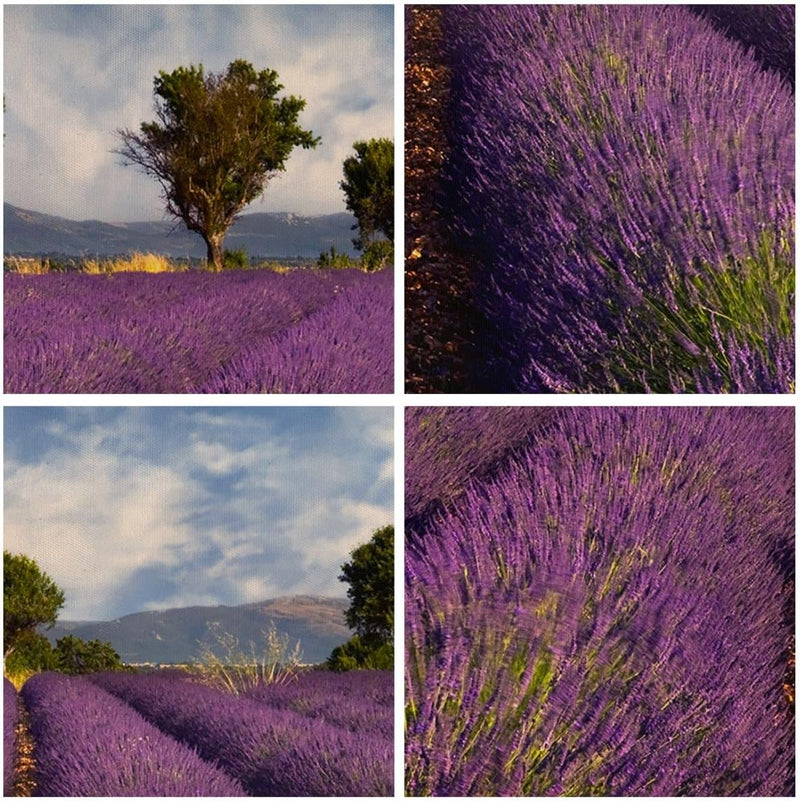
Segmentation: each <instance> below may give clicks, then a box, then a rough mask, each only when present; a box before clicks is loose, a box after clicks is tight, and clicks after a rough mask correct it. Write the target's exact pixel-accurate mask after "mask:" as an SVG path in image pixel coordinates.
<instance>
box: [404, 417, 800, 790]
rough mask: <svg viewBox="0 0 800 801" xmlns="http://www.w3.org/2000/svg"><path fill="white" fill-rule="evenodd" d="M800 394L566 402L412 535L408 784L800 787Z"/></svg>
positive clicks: (456, 787)
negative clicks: (797, 453)
mask: <svg viewBox="0 0 800 801" xmlns="http://www.w3.org/2000/svg"><path fill="white" fill-rule="evenodd" d="M793 453H794V429H793V412H792V410H791V409H719V408H717V409H688V408H680V409H655V408H649V409H648V408H644V409H632V410H618V409H587V408H583V409H574V410H566V409H565V410H561V411H560V412H559V422H558V425H557V426H554V427H553V429H552V430H551V432H550V434H549V436H548V438H547V439H546V440H544V439H540V440H538V441H537V442H536V444H535V445H532V446H530V447H529V448H528V449H527V450H525V451H522V452H518V453H516V454H514V455H513V456H512V457H510V458H509V460H508V462H507V463H506V465H505V466H504V468H503V469H502V470H501V471H500V472H499V473H498V474H497V475H496V476H495V477H493V478H492V479H489V480H483V481H473V482H470V483H469V485H468V486H467V487H466V488H465V490H464V492H463V494H462V496H461V497H460V498H459V499H458V501H457V502H456V503H455V504H453V506H452V508H451V509H449V510H448V511H447V512H446V513H443V514H441V515H440V516H438V517H437V518H436V519H434V520H431V521H429V524H428V529H427V530H426V531H425V532H424V536H421V537H418V538H415V539H413V540H411V541H409V543H408V545H407V552H406V609H407V613H406V685H407V687H406V692H407V696H406V697H407V720H408V726H407V736H406V765H407V792H408V794H410V795H428V794H433V795H467V796H472V795H487V796H497V795H593V794H601V795H648V796H674V795H695V796H697V795H761V796H766V795H791V794H793V789H794V747H793V744H794V735H793V724H792V719H791V714H790V711H789V705H788V701H787V699H786V698H785V697H784V695H783V689H782V685H783V681H784V677H785V672H786V664H787V648H788V645H789V643H790V639H791V634H792V631H793V624H792V619H791V617H792V610H793V593H792V590H791V580H792V578H793V564H794V534H793V531H794V519H793V517H794V512H793V508H794V503H793V498H794V486H793V481H794V477H793Z"/></svg>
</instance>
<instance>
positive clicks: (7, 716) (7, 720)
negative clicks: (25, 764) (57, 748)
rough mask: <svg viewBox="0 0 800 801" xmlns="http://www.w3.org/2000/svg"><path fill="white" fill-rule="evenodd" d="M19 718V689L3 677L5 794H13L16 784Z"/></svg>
mask: <svg viewBox="0 0 800 801" xmlns="http://www.w3.org/2000/svg"><path fill="white" fill-rule="evenodd" d="M18 720H19V707H18V706H17V691H16V689H14V685H13V684H12V683H11V682H10V681H9V680H8V679H7V678H5V677H3V795H6V796H8V795H11V790H12V787H13V785H14V770H15V768H16V766H17V734H16V726H17V721H18Z"/></svg>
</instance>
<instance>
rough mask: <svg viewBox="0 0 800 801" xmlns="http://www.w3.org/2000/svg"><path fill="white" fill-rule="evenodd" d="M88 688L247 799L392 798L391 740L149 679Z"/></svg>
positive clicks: (114, 679)
mask: <svg viewBox="0 0 800 801" xmlns="http://www.w3.org/2000/svg"><path fill="white" fill-rule="evenodd" d="M92 681H94V682H95V683H97V684H98V685H99V686H101V687H103V688H104V689H105V690H107V691H109V692H111V693H113V694H114V695H116V696H117V697H118V698H120V699H122V700H124V701H125V702H126V703H128V704H130V705H131V706H133V707H134V708H135V709H136V710H138V711H139V712H140V713H141V714H142V715H144V717H145V718H147V719H148V720H149V721H151V722H152V723H154V724H155V725H156V726H157V727H158V728H159V729H161V730H162V731H165V732H167V733H169V734H170V735H172V736H173V737H175V738H176V739H178V740H180V741H181V742H183V743H186V744H187V745H189V746H191V747H193V748H196V749H197V751H198V752H199V753H200V755H201V756H203V757H204V758H206V759H209V760H214V761H215V762H216V763H217V764H218V765H220V767H222V768H223V769H224V770H225V771H226V772H227V773H228V774H229V775H230V776H232V777H235V778H236V779H238V781H239V782H241V784H242V786H244V787H245V788H246V790H247V791H248V793H250V794H251V795H256V796H381V795H391V794H392V751H393V748H392V741H391V739H386V738H383V737H376V736H375V735H374V734H373V733H369V732H366V733H363V734H362V733H360V732H359V733H355V732H351V731H346V730H345V729H343V728H342V727H340V726H334V725H331V724H330V723H327V722H326V721H325V720H321V719H318V718H312V717H309V716H307V715H301V714H298V713H297V712H293V711H291V710H288V709H277V708H271V707H269V706H268V705H266V704H263V703H259V702H258V701H255V700H252V699H249V698H246V697H235V696H231V695H228V694H226V693H223V692H221V691H218V690H214V689H212V688H210V687H206V686H202V685H199V684H195V683H193V682H187V681H183V680H178V681H176V680H172V679H164V678H161V677H159V676H158V675H155V674H153V675H141V676H132V675H126V674H121V673H106V674H96V675H94V676H92Z"/></svg>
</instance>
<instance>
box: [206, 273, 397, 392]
mask: <svg viewBox="0 0 800 801" xmlns="http://www.w3.org/2000/svg"><path fill="white" fill-rule="evenodd" d="M392 285H393V273H392V272H391V271H390V270H381V271H380V272H379V273H377V274H376V275H374V276H372V277H371V279H370V281H369V283H366V282H365V283H361V284H359V285H358V286H355V287H353V288H352V289H349V290H348V291H347V292H342V293H341V294H340V295H339V296H338V297H337V298H336V300H335V301H334V302H333V303H328V304H326V305H324V306H322V308H321V309H319V310H318V311H316V312H315V313H313V314H311V315H309V316H308V317H306V318H305V319H304V320H302V321H301V322H300V323H298V324H297V325H295V326H293V327H291V328H288V329H286V330H285V331H284V332H282V333H281V334H279V335H278V336H276V337H274V338H273V339H271V340H270V341H269V342H266V343H265V344H263V345H255V346H252V347H250V348H247V349H246V350H245V351H244V352H242V353H241V354H240V355H239V356H237V357H236V359H234V360H232V361H231V362H230V363H229V364H226V365H225V366H223V367H222V368H220V369H219V370H218V371H217V373H216V375H215V376H214V377H213V378H212V379H211V380H210V381H208V382H207V383H206V384H204V385H203V386H202V388H201V389H200V391H201V392H209V393H263V392H269V393H290V392H292V393H313V392H332V393H355V392H358V393H364V394H366V393H381V392H390V391H391V388H392V386H393V381H394V368H393V361H392V353H393V347H394V343H393V302H392V301H393V299H392Z"/></svg>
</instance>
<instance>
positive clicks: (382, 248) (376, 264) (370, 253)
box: [361, 239, 394, 271]
mask: <svg viewBox="0 0 800 801" xmlns="http://www.w3.org/2000/svg"><path fill="white" fill-rule="evenodd" d="M393 258H394V244H393V243H392V242H391V241H390V240H388V239H376V240H375V241H374V242H370V243H369V244H368V245H367V247H366V248H365V249H364V255H363V256H362V257H361V264H362V266H363V267H364V269H365V270H367V271H372V270H380V269H381V268H383V267H385V266H386V265H387V264H390V263H391V261H392V259H393Z"/></svg>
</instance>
